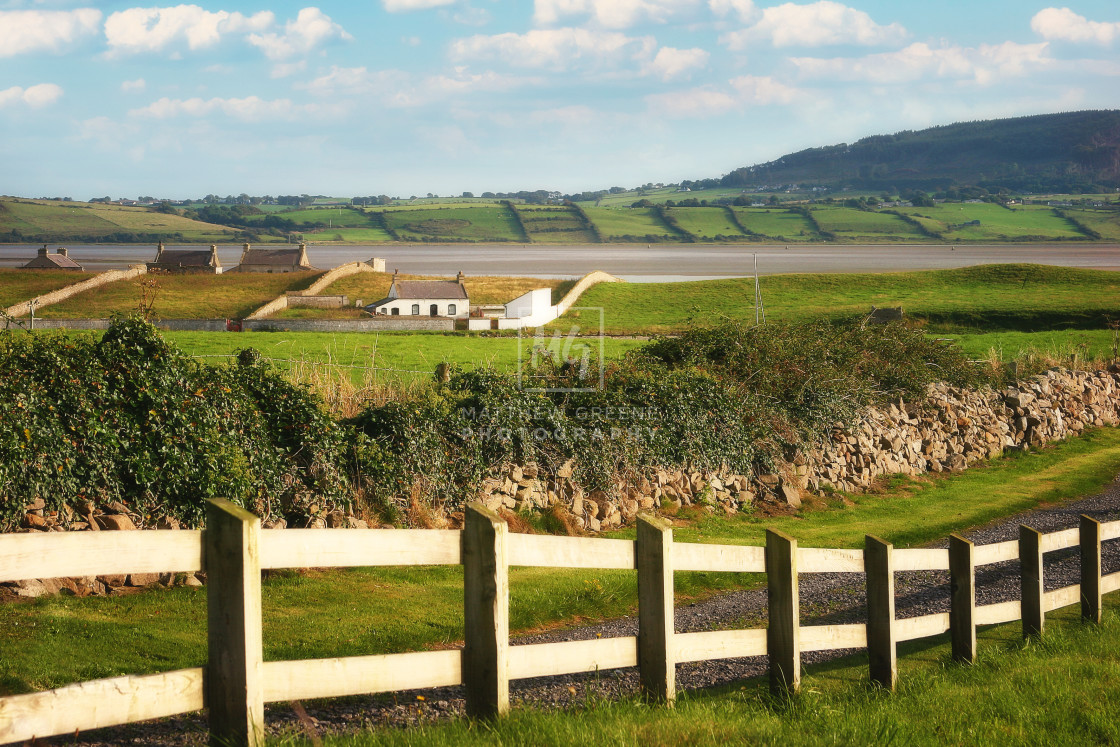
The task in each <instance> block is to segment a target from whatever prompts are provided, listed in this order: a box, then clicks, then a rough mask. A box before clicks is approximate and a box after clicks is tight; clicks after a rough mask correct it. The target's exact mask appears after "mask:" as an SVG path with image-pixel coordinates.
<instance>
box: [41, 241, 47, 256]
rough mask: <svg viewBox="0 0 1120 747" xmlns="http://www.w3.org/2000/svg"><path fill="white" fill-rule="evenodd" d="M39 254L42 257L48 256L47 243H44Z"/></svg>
mask: <svg viewBox="0 0 1120 747" xmlns="http://www.w3.org/2000/svg"><path fill="white" fill-rule="evenodd" d="M39 256H40V257H45V256H47V245H46V244H43V248H42V249H40V250H39Z"/></svg>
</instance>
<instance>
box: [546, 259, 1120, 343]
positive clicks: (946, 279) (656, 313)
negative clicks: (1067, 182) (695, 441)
mask: <svg viewBox="0 0 1120 747" xmlns="http://www.w3.org/2000/svg"><path fill="white" fill-rule="evenodd" d="M761 288H762V298H763V303H764V305H765V311H766V318H767V319H784V320H802V319H808V318H820V317H826V318H835V317H842V316H851V315H856V314H866V313H867V312H868V311H869V310H870V308H871V307H872V306H878V307H881V308H883V307H897V306H901V307H903V309H904V311H905V313H906V315H907V316H908V317H910V318H912V319H918V320H924V321H925V322H926V323H928V325H929V328H930V329H931V330H939V331H962V332H963V331H972V330H985V331H996V330H1021V331H1038V330H1044V329H1062V328H1067V327H1072V328H1086V329H1093V328H1096V329H1103V328H1104V327H1105V325H1106V323H1107V320H1108V319H1110V318H1115V317H1116V316H1117V315H1118V314H1120V308H1118V305H1117V299H1118V298H1120V273H1115V272H1108V271H1104V270H1082V269H1072V268H1063V267H1050V266H1045V265H981V266H977V267H967V268H963V269H955V270H935V271H926V272H898V273H876V274H829V275H808V274H806V275H801V274H796V275H772V276H767V277H763V278H762V279H761ZM753 298H754V280H753V279H751V278H736V279H727V280H704V281H697V282H691V283H641V284H638V283H608V284H603V285H598V286H595V287H593V288H591V289H589V290H588V291H587V293H585V294H584V295H583V296H582V297H581V298H580V302H579V305H580V306H592V307H602V308H603V309H604V319H605V324H606V329H607V331H608V332H610V333H616V334H640V333H647V334H648V333H652V332H662V333H668V332H673V331H676V330H679V329H681V328H683V327H684V326H686V325H687V324H688V322H689V320H690V319H701V320H710V319H712V318H719V317H726V318H730V319H737V320H746V321H752V322H753V320H754V318H755V309H754V304H753ZM578 313H579V312H570V313H569V314H567V315H565V316H564V317H562V318H561V319H560V320H559V321H558V322H556V323H555V325H556V326H561V327H564V328H566V327H567V326H568V325H570V324H579V323H580V318H579V317H578V316H577V314H578Z"/></svg>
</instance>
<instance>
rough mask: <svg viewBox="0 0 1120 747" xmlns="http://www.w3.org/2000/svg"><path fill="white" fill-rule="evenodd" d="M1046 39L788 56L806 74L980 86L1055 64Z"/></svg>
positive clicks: (877, 81)
mask: <svg viewBox="0 0 1120 747" xmlns="http://www.w3.org/2000/svg"><path fill="white" fill-rule="evenodd" d="M1048 46H1049V45H1048V43H1047V42H1041V43H1039V44H1017V43H1015V42H1005V43H1003V44H997V45H987V44H983V45H980V46H979V47H976V48H969V47H958V46H943V47H930V46H929V45H928V44H924V43H915V44H911V45H910V46H908V47H906V48H905V49H901V50H899V51H897V52H885V53H882V54H873V55H867V56H865V57H860V58H847V57H837V58H833V59H821V58H816V57H794V58H791V59H790V61H791V62H792V63H793V64H794V65H795V66H796V67H797V69H798V70H799V72H800V73H801V75H802V76H804V77H808V78H826V79H834V80H846V81H857V82H864V83H878V84H891V83H908V82H911V81H916V80H922V79H951V80H952V79H956V80H965V79H969V78H971V79H973V80H974V81H975V82H977V83H980V84H982V85H989V84H991V83H993V82H995V81H996V80H999V79H1003V78H1009V77H1017V76H1020V75H1023V74H1024V73H1026V72H1028V71H1030V70H1033V69H1040V68H1047V67H1051V66H1053V64H1054V60H1053V58H1051V57H1050V56H1049V55H1048V54H1047V51H1048Z"/></svg>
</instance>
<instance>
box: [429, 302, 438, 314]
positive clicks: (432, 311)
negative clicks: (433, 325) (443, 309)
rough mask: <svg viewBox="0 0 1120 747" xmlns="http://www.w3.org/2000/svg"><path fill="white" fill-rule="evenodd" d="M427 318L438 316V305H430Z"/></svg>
mask: <svg viewBox="0 0 1120 747" xmlns="http://www.w3.org/2000/svg"><path fill="white" fill-rule="evenodd" d="M428 316H439V304H432V305H431V307H430V308H429V309H428Z"/></svg>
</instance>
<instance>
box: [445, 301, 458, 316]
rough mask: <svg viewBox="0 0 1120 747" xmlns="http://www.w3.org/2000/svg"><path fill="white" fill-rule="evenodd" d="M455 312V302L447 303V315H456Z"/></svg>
mask: <svg viewBox="0 0 1120 747" xmlns="http://www.w3.org/2000/svg"><path fill="white" fill-rule="evenodd" d="M455 312H456V308H455V304H453V303H449V304H447V315H448V316H455Z"/></svg>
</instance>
